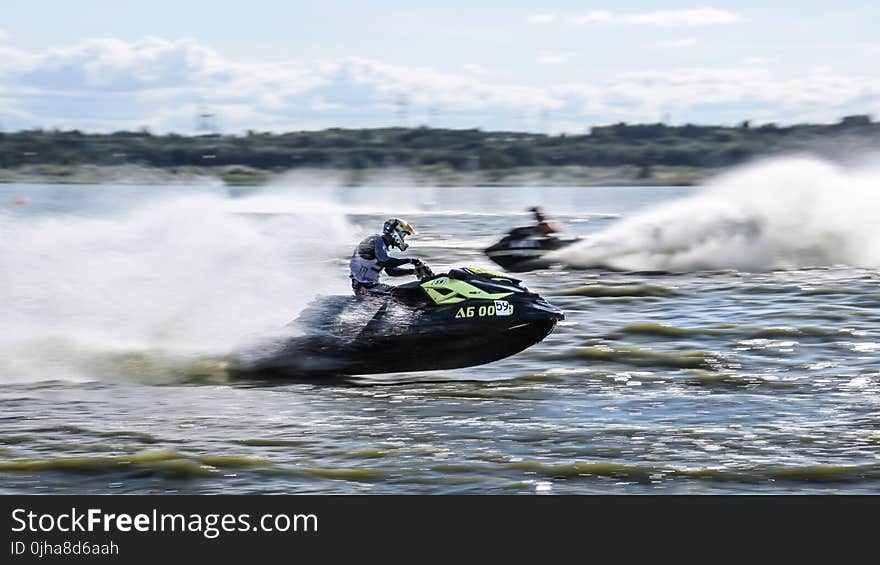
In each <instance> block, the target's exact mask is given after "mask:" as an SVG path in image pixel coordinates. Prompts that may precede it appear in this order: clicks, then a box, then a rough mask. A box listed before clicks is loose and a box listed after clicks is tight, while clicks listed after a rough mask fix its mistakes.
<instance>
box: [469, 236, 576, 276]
mask: <svg viewBox="0 0 880 565" xmlns="http://www.w3.org/2000/svg"><path fill="white" fill-rule="evenodd" d="M580 239H581V238H579V237H573V238H562V237H559V236H556V235H552V234H539V233H535V231H534V230H533V229H531V228H528V227H525V228H515V229H513V230H511V231H510V232H509V233H508V234H507V235H506V236H504V238H502V239H501V240H500V241H498V242H496V243H494V244H493V245H492V246H490V247H487V248H486V249H485V250H484V252H485V253H486V255H487V256H488V257H489V259H491V260H492V261H494V262H495V263H496V264H497V265H499V266H501V267H502V268H504V269H506V270H508V271H511V272H515V273H521V272H525V271H531V270H535V269H546V268H547V267H550V266H551V265H552V264H553V263H552V261H548V260H547V259H546V257H545V256H546V255H547V254H548V253H550V252H552V251H557V250H559V249H562V248H563V247H566V246H568V245H571V244H572V243H575V242H576V241H580Z"/></svg>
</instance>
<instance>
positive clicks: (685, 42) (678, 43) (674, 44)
mask: <svg viewBox="0 0 880 565" xmlns="http://www.w3.org/2000/svg"><path fill="white" fill-rule="evenodd" d="M697 43H699V42H698V41H697V40H696V39H694V38H693V37H685V38H682V39H671V40H669V41H661V42H659V43H657V47H662V48H666V49H687V48H688V47H693V46H695V45H697Z"/></svg>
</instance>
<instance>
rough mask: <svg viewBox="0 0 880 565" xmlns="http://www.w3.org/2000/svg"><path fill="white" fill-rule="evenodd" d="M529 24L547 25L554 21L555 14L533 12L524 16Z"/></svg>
mask: <svg viewBox="0 0 880 565" xmlns="http://www.w3.org/2000/svg"><path fill="white" fill-rule="evenodd" d="M526 21H527V22H529V23H530V24H536V25H547V24H552V23H553V22H554V21H556V14H535V15H533V16H529V17H528V18H526Z"/></svg>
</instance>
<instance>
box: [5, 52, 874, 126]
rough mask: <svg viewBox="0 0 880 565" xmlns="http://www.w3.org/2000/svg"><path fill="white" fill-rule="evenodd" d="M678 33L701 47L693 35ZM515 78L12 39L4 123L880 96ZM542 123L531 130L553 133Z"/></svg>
mask: <svg viewBox="0 0 880 565" xmlns="http://www.w3.org/2000/svg"><path fill="white" fill-rule="evenodd" d="M671 43H672V44H671V45H670V46H678V47H685V46H689V45H693V43H691V40H690V39H688V38H684V39H678V40H675V41H673V42H671ZM539 55H540V56H539V57H538V62H540V63H543V64H547V65H553V64H557V65H558V64H562V63H564V62H565V61H567V60H568V59H570V58H571V57H573V56H575V53H572V52H567V53H566V52H563V53H553V52H545V53H541V54H539ZM501 76H503V75H497V74H494V73H489V72H488V70H487V69H484V68H483V67H481V66H479V65H473V64H471V65H466V66H465V67H464V68H463V70H461V71H459V72H457V73H450V72H439V71H436V70H434V69H430V68H424V67H408V66H401V65H391V64H388V63H384V62H381V61H375V60H369V59H355V58H349V59H343V60H338V61H330V62H327V61H324V62H314V61H312V62H295V63H273V64H253V63H241V62H237V61H233V60H230V59H228V58H226V57H224V56H222V55H221V54H220V53H218V52H216V51H214V50H213V49H211V48H210V47H208V46H206V45H204V44H201V43H199V42H197V41H195V40H190V39H180V40H167V39H159V38H148V39H145V40H142V41H133V42H126V41H121V40H118V39H101V40H88V41H83V42H81V43H79V44H76V45H73V46H70V47H67V48H64V49H53V50H47V51H43V52H25V51H20V50H15V49H9V48H4V49H0V94H2V99H0V119H2V121H3V126H4V128H6V129H7V130H9V129H22V128H27V127H55V126H56V125H64V126H65V127H76V128H79V129H84V130H97V131H107V130H116V129H124V128H127V129H130V128H137V127H139V126H140V125H144V124H147V125H150V126H151V127H152V128H153V129H154V130H155V131H157V132H158V131H180V132H184V133H187V132H192V131H193V127H194V121H195V120H194V118H195V114H196V112H197V111H198V108H199V106H200V105H202V104H205V105H207V106H208V107H210V109H211V110H212V111H214V112H215V113H216V114H218V116H219V121H220V124H221V126H222V127H223V129H224V131H229V132H235V131H243V130H245V129H261V130H267V129H268V130H275V131H281V130H284V129H291V128H295V129H303V128H305V127H331V126H346V127H377V126H387V125H392V124H396V123H398V120H399V118H398V116H399V112H398V107H397V103H399V102H400V101H401V100H405V101H406V102H407V103H408V104H409V105H410V107H411V108H410V116H419V115H423V114H432V115H436V116H438V118H436V119H432V121H431V123H432V125H442V126H450V127H483V128H484V129H489V128H510V127H524V126H525V125H527V124H525V123H524V122H523V121H522V116H542V115H544V114H545V113H549V115H550V116H551V119H552V121H553V122H554V124H555V125H554V127H559V124H571V125H572V127H574V125H575V124H591V123H592V124H595V123H609V122H614V121H628V122H633V121H644V120H649V121H656V120H658V119H660V117H661V116H663V115H664V114H666V113H670V114H671V115H672V116H673V119H678V120H687V121H694V122H698V123H699V122H702V123H736V122H738V121H741V120H743V119H757V118H762V119H767V120H775V121H778V122H780V123H784V122H786V120H790V121H799V120H800V121H802V120H803V119H805V117H806V116H819V115H832V114H833V115H836V116H838V117H839V116H842V115H846V114H848V113H865V112H868V111H872V109H873V108H876V107H877V104H878V101H880V78H878V77H877V76H876V75H872V74H869V73H867V72H866V73H865V74H863V75H852V74H846V73H844V72H842V71H841V70H839V69H836V68H829V67H816V68H813V69H810V70H808V71H806V72H800V73H795V72H794V71H792V72H791V73H789V74H788V75H787V76H786V74H785V73H780V72H779V71H778V70H774V69H773V68H771V67H769V66H768V65H761V64H759V62H758V61H750V62H748V63H745V62H744V63H742V64H741V66H739V67H736V68H672V69H663V70H650V71H637V72H617V73H615V74H614V75H612V76H610V77H609V78H606V79H603V80H599V79H595V80H592V81H591V82H585V83H583V84H568V83H552V82H550V83H548V82H544V83H540V84H528V83H524V82H522V81H521V80H518V79H516V78H508V79H507V80H506V81H505V80H502V79H501V78H499V77H501ZM523 76H527V73H524V75H523ZM429 110H430V111H429ZM541 123H543V121H542V120H538V121H537V122H536V124H537V125H532V126H530V127H532V128H535V129H541V128H542V127H543V126H541V125H540V124H541ZM565 127H568V125H566V126H565ZM576 130H577V128H575V129H573V130H572V131H576Z"/></svg>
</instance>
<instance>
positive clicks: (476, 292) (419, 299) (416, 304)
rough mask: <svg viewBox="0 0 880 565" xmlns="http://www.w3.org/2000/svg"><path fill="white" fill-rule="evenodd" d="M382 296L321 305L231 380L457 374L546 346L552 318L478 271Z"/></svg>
mask: <svg viewBox="0 0 880 565" xmlns="http://www.w3.org/2000/svg"><path fill="white" fill-rule="evenodd" d="M417 275H420V280H418V281H413V282H411V283H407V284H403V285H400V286H398V287H396V289H395V290H394V291H393V292H392V293H391V294H389V295H379V296H376V295H372V296H363V297H356V296H323V297H318V298H317V299H316V300H315V301H314V302H312V303H311V304H310V305H309V306H308V307H307V308H306V309H305V310H304V311H303V312H302V313H301V314H300V315H299V317H298V318H297V319H296V320H294V321H293V322H291V324H290V327H291V329H294V330H296V331H298V332H300V335H294V336H292V337H289V338H285V340H283V341H282V342H280V343H275V344H271V345H270V346H268V347H266V348H265V349H264V350H262V351H257V352H251V353H250V355H248V356H247V358H241V359H239V360H237V367H235V370H233V374H235V375H237V376H252V377H253V376H258V377H286V378H292V379H296V378H314V377H322V376H347V375H367V374H377V373H400V372H410V371H435V370H443V369H458V368H461V367H471V366H474V365H482V364H485V363H491V362H493V361H497V360H499V359H503V358H505V357H509V356H511V355H514V354H516V353H519V352H520V351H522V350H524V349H526V348H527V347H530V346H532V345H534V344H536V343H538V342H540V341H541V340H543V339H544V338H545V337H547V335H549V334H550V332H552V331H553V328H554V327H555V326H556V323H557V322H558V321H559V320H562V319H564V318H565V315H564V313H563V312H562V310H560V309H559V308H557V307H555V306H553V305H552V304H550V303H548V302H547V301H546V300H544V299H543V298H542V297H541V296H539V295H538V294H535V293H533V292H530V291H529V290H528V289H527V288H525V287H524V286H523V285H522V284H521V283H522V281H521V280H519V279H516V278H513V277H510V276H509V275H506V274H503V273H499V272H496V271H491V270H486V269H481V268H479V267H463V268H454V269H451V270H449V272H446V273H442V274H439V275H435V274H434V273H433V272H431V270H430V267H428V266H427V265H421V266H419V267H418V268H417Z"/></svg>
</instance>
